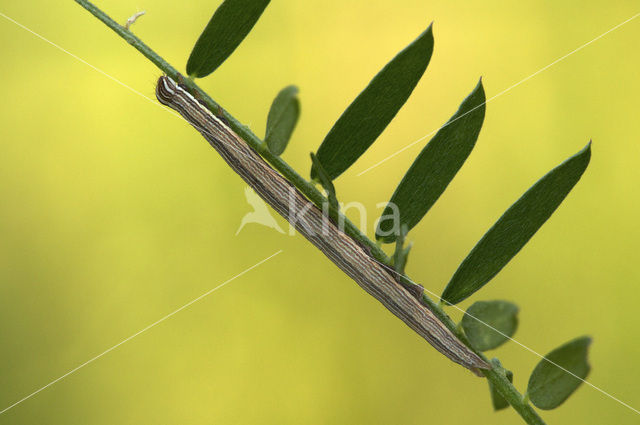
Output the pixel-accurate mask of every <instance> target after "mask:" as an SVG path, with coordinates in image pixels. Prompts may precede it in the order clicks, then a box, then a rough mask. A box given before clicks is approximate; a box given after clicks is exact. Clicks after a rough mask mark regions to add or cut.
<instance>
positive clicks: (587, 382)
mask: <svg viewBox="0 0 640 425" xmlns="http://www.w3.org/2000/svg"><path fill="white" fill-rule="evenodd" d="M372 258H373V257H372ZM373 260H374V261H375V262H377V263H378V264H380V265H381V266H382V267H384V268H386V269H387V270H389V271H390V272H392V273H394V274H396V275H398V276H400V277H402V278H404V279H406V280H407V281H409V282H411V283H413V284H414V285H418V284H417V283H415V282H414V281H412V280H411V279H409V278H408V277H407V276H405V275H403V274H400V273H398V272H397V271H396V270H395V269H393V268H392V267H389V266H387V265H386V264H383V263H381V262H380V261H378V260H376V259H375V258H373ZM420 287H422V285H420ZM423 289H424V290H425V291H426V292H428V293H429V294H431V295H432V296H434V297H436V298H438V299H439V300H440V302H445V303H446V304H447V305H450V306H451V307H453V308H455V309H456V310H458V311H460V312H462V313H464V314H466V315H467V316H469V317H471V318H472V319H475V320H477V321H478V322H480V323H482V324H483V325H485V326H486V327H488V328H490V329H492V330H494V331H496V332H497V333H499V334H500V335H502V336H504V337H505V338H508V339H509V340H511V341H513V342H515V343H516V344H518V345H519V346H521V347H522V348H524V349H526V350H528V351H530V352H531V353H533V354H535V355H536V356H538V357H540V358H541V359H544V360H546V361H548V362H549V363H551V364H552V365H554V366H556V367H557V368H559V369H562V370H563V371H565V372H567V373H568V374H569V375H571V376H573V377H574V378H576V379H579V380H580V381H582V382H584V383H585V384H587V385H589V386H590V387H592V388H594V389H596V390H598V391H600V392H601V393H602V394H604V395H606V396H607V397H609V398H611V399H613V400H615V401H617V402H618V403H620V404H621V405H623V406H624V407H627V408H628V409H630V410H633V411H634V412H636V413H637V414H639V415H640V411H639V410H637V409H635V408H633V407H631V406H630V405H628V404H627V403H625V402H624V401H622V400H620V399H618V398H616V397H614V396H612V395H611V394H609V393H608V392H606V391H605V390H603V389H601V388H599V387H597V386H595V385H593V384H592V383H591V382H589V381H586V380H584V379H582V378H580V377H579V376H578V375H576V374H574V373H573V372H571V371H569V370H567V369H565V368H564V367H562V366H560V365H559V364H557V363H555V362H553V361H551V360H549V359H548V358H546V357H545V356H543V355H542V354H540V353H538V352H537V351H535V350H533V349H532V348H529V347H527V346H526V345H524V344H523V343H521V342H519V341H517V340H515V339H514V338H512V337H510V336H509V335H507V334H505V333H503V332H501V331H499V330H498V329H496V328H494V327H493V326H491V325H490V324H488V323H486V322H484V321H483V320H481V319H479V318H477V317H475V316H473V315H471V314H469V313H467V312H465V311H464V310H463V309H461V308H460V307H458V306H457V305H455V304H451V303H448V302H447V301H445V300H443V299H442V298H440V296H438V295H437V294H436V293H435V292H432V291H430V290H428V289H427V288H424V287H423Z"/></svg>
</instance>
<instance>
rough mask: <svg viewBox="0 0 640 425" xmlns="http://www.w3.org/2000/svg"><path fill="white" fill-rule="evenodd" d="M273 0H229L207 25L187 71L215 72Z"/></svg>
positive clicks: (194, 74)
mask: <svg viewBox="0 0 640 425" xmlns="http://www.w3.org/2000/svg"><path fill="white" fill-rule="evenodd" d="M268 4H269V0H225V1H224V2H223V3H222V4H221V5H220V7H218V9H217V10H216V11H215V13H214V14H213V16H212V17H211V20H210V21H209V23H208V24H207V26H206V27H205V29H204V31H202V34H200V38H198V41H196V45H195V46H194V47H193V50H192V51H191V56H189V60H188V61H187V74H188V75H189V76H190V77H193V78H202V77H206V76H207V75H209V74H211V73H212V72H213V71H215V70H216V69H217V68H218V67H219V66H220V65H221V64H222V62H224V61H225V60H226V59H227V58H228V57H229V56H230V55H231V53H233V51H234V50H236V47H238V45H239V44H240V43H241V42H242V40H244V38H245V37H246V36H247V34H249V31H251V29H252V28H253V26H254V25H255V24H256V22H257V21H258V18H260V15H262V12H263V11H264V9H265V8H266V7H267V5H268Z"/></svg>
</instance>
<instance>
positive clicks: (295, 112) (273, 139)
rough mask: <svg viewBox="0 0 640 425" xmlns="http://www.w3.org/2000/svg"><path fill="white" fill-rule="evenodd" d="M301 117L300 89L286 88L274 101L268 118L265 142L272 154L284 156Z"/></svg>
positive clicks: (294, 87)
mask: <svg viewBox="0 0 640 425" xmlns="http://www.w3.org/2000/svg"><path fill="white" fill-rule="evenodd" d="M299 115H300V102H299V101H298V88H297V87H296V86H288V87H285V88H284V89H282V90H281V91H280V93H278V95H277V96H276V98H275V99H273V103H272V104H271V109H269V115H268V116H267V131H266V133H265V136H264V141H265V143H266V144H267V147H268V148H269V150H270V151H271V153H273V154H274V155H278V156H279V155H282V153H283V152H284V150H285V149H286V147H287V144H288V143H289V139H290V138H291V134H292V133H293V129H294V128H295V127H296V123H297V122H298V116H299Z"/></svg>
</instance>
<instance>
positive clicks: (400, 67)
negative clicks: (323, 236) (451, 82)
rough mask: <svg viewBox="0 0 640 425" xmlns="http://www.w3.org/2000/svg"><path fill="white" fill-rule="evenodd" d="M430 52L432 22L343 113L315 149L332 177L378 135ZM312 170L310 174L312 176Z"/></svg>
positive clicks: (420, 73)
mask: <svg viewBox="0 0 640 425" xmlns="http://www.w3.org/2000/svg"><path fill="white" fill-rule="evenodd" d="M432 52H433V31H432V29H431V25H429V28H427V30H426V31H425V32H423V33H422V34H421V35H420V36H419V37H418V38H417V39H416V40H414V41H413V42H412V43H411V44H409V45H408V46H407V47H406V48H405V49H404V50H402V51H401V52H400V53H398V55H397V56H396V57H394V58H393V59H392V60H391V62H389V63H388V64H387V65H385V67H384V68H382V70H381V71H380V72H379V73H378V74H377V75H376V76H375V77H374V78H373V80H371V82H370V83H369V85H368V86H367V87H366V88H365V89H364V90H363V91H362V92H361V93H360V94H359V95H358V97H356V99H355V100H354V101H353V103H352V104H351V105H349V107H348V108H347V109H346V110H345V111H344V112H343V113H342V116H340V118H339V119H338V121H336V123H335V124H334V126H333V128H332V129H331V130H330V131H329V133H328V134H327V137H325V139H324V141H323V142H322V144H321V145H320V148H319V149H318V153H317V156H318V159H319V160H320V162H321V163H322V165H323V166H324V169H325V171H326V172H327V175H328V176H329V178H331V180H333V179H335V178H336V177H338V176H339V175H340V174H342V172H344V171H345V170H346V169H347V168H349V167H350V166H351V165H352V164H353V163H354V162H355V161H356V160H357V159H358V158H359V157H360V156H361V155H362V154H363V153H364V152H365V151H366V150H367V149H368V148H369V146H371V145H372V144H373V142H374V141H375V140H376V139H377V138H378V136H379V135H380V133H382V131H383V130H384V129H385V128H386V127H387V125H388V124H389V123H390V122H391V120H392V119H393V117H395V116H396V114H397V113H398V110H399V109H400V108H401V107H402V105H404V103H405V102H406V101H407V99H408V98H409V95H410V94H411V92H412V91H413V89H414V87H415V86H416V84H418V81H419V80H420V77H422V74H424V71H425V69H427V65H428V64H429V60H430V59H431V53H432ZM315 176H316V174H315V170H314V169H313V168H312V169H311V177H312V178H315Z"/></svg>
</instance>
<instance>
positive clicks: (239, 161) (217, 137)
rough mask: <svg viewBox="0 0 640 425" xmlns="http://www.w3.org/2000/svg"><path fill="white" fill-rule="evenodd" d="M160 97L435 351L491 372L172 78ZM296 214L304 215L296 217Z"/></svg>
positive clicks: (163, 83) (160, 87) (163, 82)
mask: <svg viewBox="0 0 640 425" xmlns="http://www.w3.org/2000/svg"><path fill="white" fill-rule="evenodd" d="M156 97H157V98H158V101H160V103H162V104H164V105H166V106H169V107H170V108H172V109H174V110H176V111H177V112H178V113H180V115H182V117H184V119H185V120H187V122H189V124H191V125H192V126H193V127H195V129H196V130H198V131H199V132H200V133H201V134H202V135H203V136H204V138H205V139H206V140H207V141H208V142H209V143H210V144H211V146H212V147H213V148H214V149H215V150H216V151H217V152H218V153H219V154H220V155H221V156H222V158H224V160H225V161H226V162H227V163H228V164H229V166H230V167H231V168H232V169H233V170H234V171H235V172H236V173H237V174H239V175H240V177H242V179H243V180H244V181H245V182H246V183H247V184H248V185H249V186H250V187H252V188H253V190H254V191H255V192H256V193H257V194H258V195H260V197H262V199H264V200H265V202H267V203H268V204H269V205H270V206H271V207H272V208H273V209H274V210H276V211H277V212H278V213H279V214H280V215H282V217H284V218H285V219H287V220H288V221H289V222H290V223H291V224H293V226H294V227H295V229H296V230H297V231H298V232H300V233H301V234H302V235H303V236H304V237H305V238H307V239H308V240H309V241H310V242H311V243H312V244H314V245H315V246H316V247H317V248H318V249H320V251H322V252H323V253H324V254H325V255H326V256H327V257H328V258H329V259H330V260H331V261H332V262H333V263H334V264H336V265H337V266H338V267H339V268H340V269H341V270H342V271H344V272H345V273H346V274H347V275H349V276H350V277H351V278H352V279H353V280H354V281H356V283H357V284H358V285H360V287H362V289H364V290H365V291H367V292H368V293H369V294H370V295H372V296H373V297H375V298H376V299H377V300H378V301H380V302H381V303H382V304H383V305H384V306H385V307H386V308H387V309H388V310H389V311H391V312H392V313H393V314H394V315H396V316H397V317H398V318H400V319H401V320H402V321H403V322H404V323H406V324H407V325H408V326H409V327H410V328H411V329H413V330H414V331H415V332H416V333H418V334H419V335H420V336H422V337H423V338H424V339H425V340H426V341H427V342H428V343H429V344H431V345H432V346H433V347H434V348H435V349H436V350H438V351H440V352H441V353H442V354H444V355H445V356H447V357H448V358H449V359H451V360H452V361H454V362H456V363H458V364H460V365H462V366H464V367H466V368H468V369H470V370H471V371H472V372H474V373H476V374H478V375H480V372H479V371H478V369H491V366H490V365H489V364H488V363H487V362H485V361H484V360H483V359H481V358H480V357H479V356H478V355H477V354H476V353H474V352H473V351H471V349H469V348H468V347H467V346H466V345H464V344H463V343H462V342H461V341H460V340H459V339H458V338H457V337H456V336H455V335H454V334H453V333H452V332H451V331H450V330H449V329H448V328H447V327H446V326H445V325H444V324H443V323H442V322H441V321H440V320H438V318H437V317H436V316H435V315H434V314H433V312H431V310H429V309H428V308H427V307H425V306H424V305H423V304H422V303H420V301H419V300H418V299H417V297H416V295H413V294H411V293H410V292H409V291H408V290H407V289H405V288H404V287H403V286H402V285H401V284H399V283H398V282H397V281H396V279H394V277H393V276H392V275H391V273H390V272H389V271H388V270H386V269H385V267H384V265H382V264H380V263H379V262H377V261H376V260H375V259H374V258H372V257H371V255H370V254H369V253H368V252H367V251H366V250H365V249H364V248H363V247H362V246H361V245H359V244H358V243H357V242H356V241H354V240H353V239H351V238H350V237H349V236H347V235H346V234H345V233H344V232H343V231H341V230H340V229H339V228H338V227H337V226H336V225H335V223H334V222H333V221H332V220H331V219H329V218H328V217H327V216H326V215H325V214H323V213H322V211H321V210H320V209H319V208H318V207H317V206H316V205H315V204H313V203H312V202H310V201H309V200H308V199H307V198H306V197H304V196H303V195H302V194H301V193H300V192H299V191H298V190H297V189H296V188H295V187H294V186H293V185H292V184H291V183H290V182H288V181H287V180H286V179H285V178H284V177H282V176H281V175H280V174H278V173H277V172H276V171H275V170H274V169H273V168H272V167H271V166H270V165H269V164H267V163H266V162H265V161H264V160H263V159H262V157H260V155H258V154H257V153H256V152H255V151H254V150H253V149H252V148H251V147H250V146H249V145H247V143H246V142H245V141H244V140H242V139H241V138H240V137H239V136H238V135H236V134H235V133H234V132H233V130H231V129H230V128H229V126H227V125H226V124H225V122H223V120H221V119H220V118H218V117H217V116H215V114H213V113H212V112H211V111H209V109H207V108H206V107H205V106H203V105H202V104H201V103H200V102H198V101H197V100H196V99H195V98H194V97H193V96H192V95H191V94H189V93H188V92H187V91H186V90H185V89H183V88H182V87H181V86H180V85H178V84H177V83H176V82H175V81H173V80H172V79H171V78H169V77H167V76H161V77H160V79H159V80H158V84H157V86H156ZM292 211H299V212H301V213H300V214H298V215H296V216H295V217H294V216H292V215H291V214H292ZM480 376H481V375H480Z"/></svg>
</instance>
